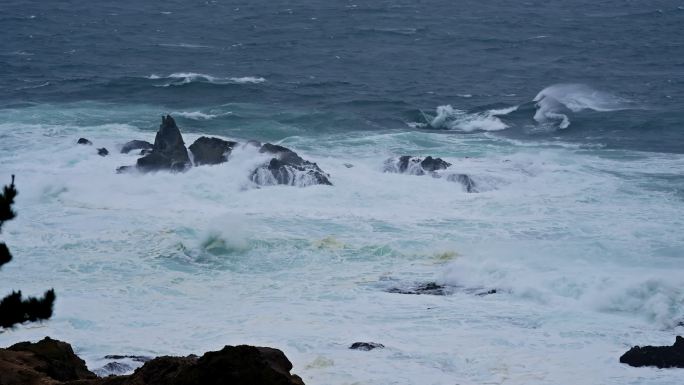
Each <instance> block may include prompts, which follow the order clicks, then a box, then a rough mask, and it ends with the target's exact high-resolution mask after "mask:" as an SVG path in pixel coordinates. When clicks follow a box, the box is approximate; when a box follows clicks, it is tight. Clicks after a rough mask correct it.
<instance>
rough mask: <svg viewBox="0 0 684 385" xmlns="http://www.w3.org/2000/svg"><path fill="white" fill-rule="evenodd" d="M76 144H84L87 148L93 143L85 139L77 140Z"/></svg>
mask: <svg viewBox="0 0 684 385" xmlns="http://www.w3.org/2000/svg"><path fill="white" fill-rule="evenodd" d="M76 144H84V145H87V146H91V145H92V144H93V142H91V141H89V140H88V139H86V138H79V139H78V141H77V142H76Z"/></svg>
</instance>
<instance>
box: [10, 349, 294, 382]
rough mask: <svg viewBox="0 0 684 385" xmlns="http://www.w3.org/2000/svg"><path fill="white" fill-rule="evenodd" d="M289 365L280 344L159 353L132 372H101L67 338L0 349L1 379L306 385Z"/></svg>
mask: <svg viewBox="0 0 684 385" xmlns="http://www.w3.org/2000/svg"><path fill="white" fill-rule="evenodd" d="M112 357H114V356H112ZM120 357H125V356H120ZM112 364H118V363H112ZM108 365H109V364H108ZM110 369H114V370H120V369H121V370H122V369H123V367H122V366H120V365H111V366H110ZM129 370H130V369H129ZM290 370H292V364H291V363H290V361H289V360H288V359H287V357H286V356H285V354H283V352H281V351H280V350H278V349H273V348H267V347H254V346H247V345H240V346H225V347H224V348H223V349H221V350H219V351H216V352H207V353H205V354H204V355H203V356H202V357H199V358H198V357H197V356H194V355H191V356H188V357H158V358H155V359H153V360H151V361H148V362H146V363H145V364H144V365H143V366H142V367H140V368H138V369H136V370H135V372H133V374H131V375H125V376H109V377H105V378H98V377H97V376H96V375H95V374H94V373H92V372H90V371H88V369H87V368H86V366H85V363H84V362H83V360H81V359H80V358H78V357H77V356H76V355H75V354H74V352H73V350H72V349H71V346H70V345H69V344H67V343H65V342H60V341H55V340H52V339H50V338H46V339H44V340H43V341H40V342H38V343H35V344H34V343H30V342H23V343H21V344H16V345H13V346H12V347H10V348H8V349H0V384H2V385H225V384H231V385H256V384H259V385H304V382H302V379H301V378H299V377H298V376H296V375H294V374H290Z"/></svg>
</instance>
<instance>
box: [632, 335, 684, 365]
mask: <svg viewBox="0 0 684 385" xmlns="http://www.w3.org/2000/svg"><path fill="white" fill-rule="evenodd" d="M620 362H621V363H623V364H627V365H630V366H636V367H639V366H655V367H658V368H684V338H683V337H681V336H677V338H676V339H675V343H674V344H673V345H672V346H642V347H639V346H634V347H633V348H631V349H629V350H628V351H627V353H625V354H623V355H622V357H620Z"/></svg>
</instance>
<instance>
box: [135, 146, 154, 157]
mask: <svg viewBox="0 0 684 385" xmlns="http://www.w3.org/2000/svg"><path fill="white" fill-rule="evenodd" d="M151 153H152V149H151V148H143V149H142V150H140V153H138V155H140V156H143V155H147V154H151Z"/></svg>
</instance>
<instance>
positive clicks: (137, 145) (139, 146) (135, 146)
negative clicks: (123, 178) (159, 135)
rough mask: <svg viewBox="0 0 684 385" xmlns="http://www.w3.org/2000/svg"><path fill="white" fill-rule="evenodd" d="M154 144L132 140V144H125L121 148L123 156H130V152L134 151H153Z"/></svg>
mask: <svg viewBox="0 0 684 385" xmlns="http://www.w3.org/2000/svg"><path fill="white" fill-rule="evenodd" d="M152 147H154V146H153V145H152V143H150V142H148V141H145V140H131V141H130V142H128V143H126V144H124V145H123V146H122V147H121V153H122V154H128V153H129V152H131V151H133V150H151V149H152Z"/></svg>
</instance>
